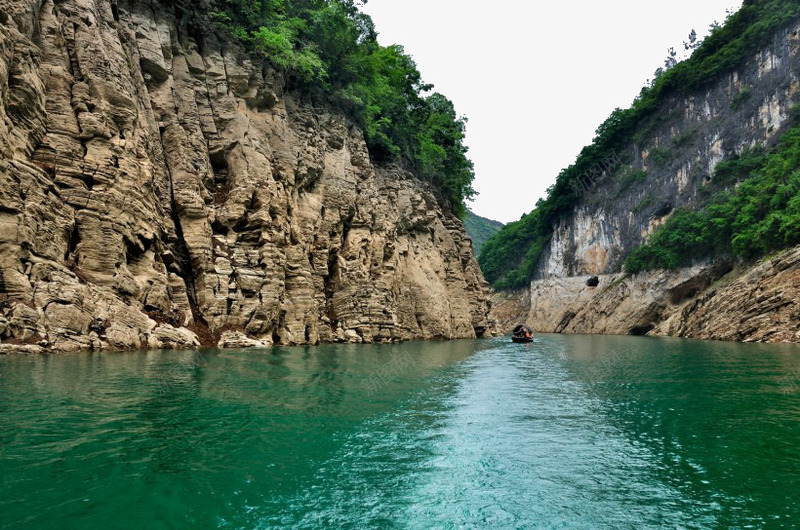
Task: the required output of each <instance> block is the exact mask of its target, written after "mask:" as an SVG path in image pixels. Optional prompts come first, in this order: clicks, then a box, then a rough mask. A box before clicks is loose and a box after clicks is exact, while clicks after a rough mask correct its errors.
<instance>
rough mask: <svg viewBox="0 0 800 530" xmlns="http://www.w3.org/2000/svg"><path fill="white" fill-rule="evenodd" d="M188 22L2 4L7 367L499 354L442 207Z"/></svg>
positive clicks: (133, 10)
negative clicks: (89, 352) (401, 351)
mask: <svg viewBox="0 0 800 530" xmlns="http://www.w3.org/2000/svg"><path fill="white" fill-rule="evenodd" d="M177 9H178V8H177V7H176V6H175V5H174V4H173V3H172V2H169V1H166V0H165V1H152V2H144V1H137V0H119V1H118V2H113V3H109V2H105V1H100V0H64V1H59V2H57V3H56V2H53V0H45V1H44V2H38V1H34V0H27V1H26V0H0V12H3V13H6V14H7V15H8V16H7V17H6V18H5V21H4V22H0V85H2V86H3V87H4V89H3V91H2V93H1V94H0V96H1V97H0V115H1V117H2V120H0V138H2V139H3V142H2V143H0V293H2V296H3V299H2V307H1V308H0V315H2V316H0V340H2V347H0V350H9V349H11V348H12V347H14V348H17V349H19V348H23V347H24V349H26V350H31V349H37V348H43V349H54V350H77V349H129V348H153V347H155V348H162V347H193V346H198V345H200V344H201V343H203V344H209V345H210V344H214V345H215V344H217V343H219V344H222V345H236V346H241V345H266V344H273V343H281V344H314V343H318V342H329V341H351V342H359V341H364V342H374V341H396V340H406V339H413V338H460V337H474V336H476V335H482V334H484V333H491V330H492V323H491V322H490V320H489V317H488V312H489V305H490V302H489V298H488V292H489V291H488V286H487V285H486V283H485V282H484V281H483V277H482V275H481V273H480V270H479V269H478V266H477V264H476V263H475V260H474V259H473V258H472V249H471V242H470V241H469V239H468V238H467V236H466V234H465V233H464V231H463V227H462V226H461V223H460V222H459V221H458V220H457V219H455V218H454V217H453V216H452V215H451V214H449V213H447V212H446V211H443V210H442V209H441V208H439V207H438V206H437V204H436V200H435V198H434V195H433V193H432V192H431V190H429V189H428V188H427V187H426V186H425V185H424V184H423V183H421V182H420V181H418V180H416V179H414V178H413V176H412V175H410V174H408V173H407V172H406V171H404V170H402V169H400V168H392V167H389V168H382V167H376V166H374V165H373V164H372V163H371V162H370V158H369V154H368V152H367V148H366V144H365V142H364V139H363V135H362V133H361V132H360V131H359V130H358V129H357V128H355V127H353V126H352V125H351V124H350V123H349V122H348V120H347V118H346V117H345V116H344V115H342V114H341V113H339V112H337V110H336V109H333V108H320V107H319V105H317V106H314V105H311V104H309V103H307V102H305V101H303V100H302V99H301V98H299V97H298V96H297V95H296V94H293V93H291V92H287V91H285V90H284V82H283V79H282V77H281V76H280V74H279V73H277V72H275V71H273V70H271V69H270V68H269V67H268V66H266V65H265V64H263V63H262V62H260V61H259V60H255V59H253V58H252V57H250V56H248V55H247V54H246V53H245V52H244V51H243V50H242V49H240V48H238V47H236V46H233V45H226V46H222V45H221V44H220V40H219V39H218V38H217V36H216V35H215V33H214V31H213V30H212V29H211V28H207V27H202V28H201V27H199V26H197V24H199V22H197V20H189V18H191V17H186V16H183V14H182V13H179V12H177V11H176V10H177ZM34 28H38V29H37V30H36V31H34ZM199 35H202V41H201V40H200V39H201V38H200V37H199ZM100 323H102V324H100Z"/></svg>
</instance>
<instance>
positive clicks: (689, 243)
mask: <svg viewBox="0 0 800 530" xmlns="http://www.w3.org/2000/svg"><path fill="white" fill-rule="evenodd" d="M720 172H722V175H723V177H720ZM715 175H716V176H715V178H717V179H719V178H725V179H727V180H729V181H730V180H740V179H744V180H742V181H741V183H740V184H739V185H738V186H737V187H736V188H734V189H733V190H732V191H729V192H726V193H724V194H722V195H721V196H719V197H718V198H717V199H716V200H714V201H712V203H711V204H710V205H709V206H708V207H707V208H706V209H705V210H702V211H698V212H690V211H686V210H678V211H676V212H675V214H673V216H672V217H670V219H669V220H668V221H667V223H666V224H665V225H664V226H663V227H661V228H660V229H658V230H657V231H656V232H655V233H654V234H653V235H652V236H651V237H650V238H649V239H648V241H647V243H646V244H644V245H642V246H641V247H639V248H637V249H635V250H634V251H632V252H631V253H630V254H629V255H628V257H627V258H626V260H625V270H626V271H627V272H631V273H635V272H639V271H642V270H648V269H673V268H676V267H680V266H682V265H688V264H690V263H691V262H692V261H693V260H697V259H701V258H707V257H711V256H719V255H729V256H732V257H736V258H742V259H748V260H750V259H756V258H759V257H761V256H764V255H765V254H767V253H769V252H772V251H775V250H780V249H783V248H786V247H788V246H792V245H796V244H798V243H800V126H796V127H794V128H792V129H790V130H788V131H787V132H786V133H784V135H783V136H782V137H781V140H780V142H779V144H778V146H777V147H776V148H775V150H773V151H772V152H769V153H763V151H762V150H760V149H754V150H751V151H748V152H746V153H743V154H742V155H741V156H740V157H739V158H738V159H735V160H728V161H725V162H722V163H720V164H719V166H718V167H717V172H716V174H715Z"/></svg>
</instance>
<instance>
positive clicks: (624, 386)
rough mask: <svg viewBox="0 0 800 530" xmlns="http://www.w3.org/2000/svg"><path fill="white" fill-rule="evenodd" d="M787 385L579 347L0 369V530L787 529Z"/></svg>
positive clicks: (189, 357) (241, 356) (791, 361)
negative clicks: (194, 528)
mask: <svg viewBox="0 0 800 530" xmlns="http://www.w3.org/2000/svg"><path fill="white" fill-rule="evenodd" d="M798 370H800V350H798V348H797V347H794V346H763V345H741V344H721V343H708V342H695V341H681V340H672V339H652V338H632V337H595V336H573V337H570V336H543V337H537V340H536V342H535V343H534V344H530V345H514V344H511V343H510V342H508V341H507V339H505V338H500V339H492V340H484V341H455V342H441V343H408V344H402V345H382V346H377V345H358V346H355V345H337V346H322V347H318V348H274V349H269V350H261V351H235V350H228V351H222V350H207V351H202V352H141V353H138V352H136V353H126V354H70V355H61V356H32V357H2V358H0V469H2V474H1V475H0V476H1V477H2V478H1V479H0V480H2V482H1V483H0V484H1V486H0V528H53V527H61V528H86V527H115V528H127V527H130V528H142V527H147V528H151V527H152V528H175V527H185V526H199V527H210V528H213V527H222V528H228V527H231V528H273V527H291V528H319V527H337V528H339V527H341V528H366V527H383V528H389V527H397V528H431V527H440V528H460V527H499V528H503V527H507V528H520V527H558V526H567V527H579V528H664V527H687V528H696V527H704V528H705V527H708V528H713V527H747V526H751V527H764V526H770V527H787V528H788V527H791V526H792V525H793V524H794V522H795V521H798V520H800V507H798V506H797V505H796V503H795V499H797V498H798V497H799V496H800V451H798V449H797V447H798V446H797V440H798V439H800V421H798V420H800V382H799V381H800V379H799V378H798V377H796V374H800V371H798Z"/></svg>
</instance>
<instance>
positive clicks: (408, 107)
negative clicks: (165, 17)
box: [212, 0, 475, 216]
mask: <svg viewBox="0 0 800 530" xmlns="http://www.w3.org/2000/svg"><path fill="white" fill-rule="evenodd" d="M212 1H213V2H215V5H217V11H215V12H214V13H213V14H212V15H213V17H214V18H215V19H216V20H217V22H219V23H220V24H222V25H223V26H224V27H225V28H226V29H227V30H228V32H229V33H230V34H231V35H232V36H234V37H235V38H237V39H239V40H241V41H243V42H245V43H247V44H248V45H249V46H250V47H251V48H252V49H255V50H257V51H258V52H260V53H262V54H264V55H265V56H266V57H267V58H268V60H269V61H271V62H272V64H273V65H274V66H275V67H276V68H278V69H280V70H282V71H283V72H285V73H286V76H287V80H288V82H289V83H290V84H291V86H292V87H293V88H295V89H297V90H299V91H302V92H303V93H304V94H306V95H307V96H309V97H313V98H318V99H325V100H327V101H329V102H332V103H334V104H336V105H337V106H339V107H340V108H343V109H345V110H347V111H348V112H349V113H350V115H351V117H352V118H353V119H354V121H355V122H356V123H357V124H358V125H359V126H360V127H361V128H362V129H363V130H364V132H365V138H366V141H367V145H368V147H369V150H370V154H371V156H372V157H373V159H374V160H375V161H376V162H378V163H401V164H403V165H404V166H405V167H407V168H409V169H411V170H412V171H414V172H415V174H417V175H418V176H420V177H421V178H423V179H424V180H426V181H428V182H430V183H431V184H432V185H433V186H434V188H435V189H436V190H437V192H438V194H439V198H440V200H441V201H442V203H443V204H444V205H445V206H446V207H449V208H451V209H452V210H453V211H454V212H455V213H456V214H458V215H460V216H463V214H464V213H465V211H466V209H465V206H464V201H465V200H466V199H469V198H470V197H472V196H473V195H474V194H475V192H474V190H473V189H472V180H473V177H474V172H473V167H472V163H471V162H470V160H469V159H468V158H467V156H466V151H467V148H466V147H465V146H464V143H463V140H464V127H465V119H464V118H462V117H459V116H458V115H457V114H456V112H455V109H454V108H453V104H452V103H451V102H450V101H449V100H448V99H447V98H446V97H444V96H442V95H441V94H438V93H432V94H429V95H427V96H426V95H425V94H426V93H427V92H429V91H430V90H431V89H432V88H433V87H432V86H431V85H426V84H424V83H423V82H422V78H421V75H420V73H419V71H418V70H417V67H416V65H415V64H414V61H413V60H412V59H411V57H409V56H408V55H406V54H405V53H404V51H403V48H402V47H400V46H396V45H395V46H388V47H384V46H380V45H379V44H378V42H377V40H376V39H377V33H376V31H375V27H374V25H373V23H372V20H371V19H370V18H369V16H367V15H365V14H363V13H361V12H360V11H359V10H358V5H357V4H356V3H355V2H354V0H212Z"/></svg>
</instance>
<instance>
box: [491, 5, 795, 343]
mask: <svg viewBox="0 0 800 530" xmlns="http://www.w3.org/2000/svg"><path fill="white" fill-rule="evenodd" d="M799 73H800V21H797V20H795V21H794V23H792V24H790V25H789V26H788V27H785V28H783V29H782V30H781V31H780V32H778V33H777V34H776V35H775V36H774V38H773V40H772V43H771V45H769V46H767V47H766V48H764V49H762V50H761V51H760V52H759V53H757V54H755V55H754V56H753V57H751V58H750V60H749V61H748V62H747V63H746V64H744V65H743V66H742V67H741V68H739V69H738V70H736V71H733V72H731V73H729V74H727V75H725V76H723V77H721V78H719V79H718V80H717V81H716V83H714V84H713V85H712V86H711V87H709V88H708V89H706V90H703V91H700V92H696V93H693V94H690V95H688V96H687V95H674V96H671V97H669V98H667V100H666V101H664V102H662V103H661V105H660V107H659V108H658V110H657V112H654V113H653V114H652V115H651V116H650V117H649V118H648V119H647V120H646V121H645V122H644V123H642V124H639V125H638V127H637V130H636V134H635V135H634V141H632V142H630V144H629V145H627V147H626V148H625V149H623V150H621V151H620V152H618V153H615V154H614V156H612V157H610V158H609V159H608V160H607V161H606V162H604V163H603V164H602V167H598V168H595V169H596V170H593V171H590V172H588V173H587V174H586V175H583V176H582V177H581V179H580V180H579V181H578V185H580V186H581V188H582V189H581V192H582V198H581V200H580V201H579V204H578V205H577V206H575V207H574V209H573V210H572V212H571V214H570V215H567V216H565V217H564V218H562V219H561V220H560V221H559V222H558V224H557V225H556V226H554V227H553V236H552V238H551V239H550V242H549V246H548V247H547V248H546V249H545V251H544V253H543V255H542V257H541V259H540V260H539V262H538V266H537V268H536V272H535V275H534V279H533V281H532V283H531V287H530V289H529V290H528V291H526V292H525V293H523V294H520V293H517V294H516V295H514V296H511V295H503V296H501V297H500V298H498V299H497V302H498V304H499V305H500V306H501V307H500V312H499V313H498V318H499V319H500V320H504V322H503V324H504V325H505V326H508V325H509V324H510V323H511V322H512V321H513V320H515V319H516V320H527V322H528V324H530V325H532V326H533V327H534V329H536V330H539V331H551V332H553V331H555V332H574V333H617V334H646V333H650V334H669V335H680V336H686V337H698V338H709V339H728V340H759V341H800V335H798V333H799V332H800V327H799V326H800V304H799V303H798V302H799V301H798V297H797V296H796V295H797V292H796V285H797V280H798V276H797V274H798V268H799V267H800V263H799V262H798V259H797V256H798V253H799V252H800V250H798V249H795V250H794V251H792V252H789V253H788V255H786V256H779V257H777V258H773V259H767V260H765V261H763V262H762V263H760V264H759V265H757V266H756V267H755V268H750V267H749V266H746V265H744V264H737V263H736V262H730V261H728V260H722V261H720V260H713V259H712V260H709V261H708V262H704V263H697V264H696V266H694V267H690V268H686V269H682V270H678V271H669V272H667V271H662V272H649V273H640V274H637V275H625V274H623V273H622V272H621V271H622V263H623V261H624V259H625V257H626V256H627V255H628V253H629V252H630V251H631V250H633V249H635V248H637V247H638V246H640V245H642V243H644V241H645V240H646V239H647V237H648V236H649V235H651V234H652V233H653V232H654V231H655V230H656V229H657V228H658V227H660V226H661V225H663V224H664V223H665V222H666V220H667V219H668V218H669V217H670V216H671V215H672V214H673V213H674V212H675V211H676V209H678V208H687V209H695V208H698V207H701V206H702V205H703V204H704V202H706V201H707V199H708V196H709V194H710V193H712V192H713V193H717V192H719V191H720V189H722V188H721V186H723V188H724V185H723V184H719V183H716V182H715V181H714V178H715V177H714V175H715V171H714V170H715V168H716V166H717V165H718V164H719V163H720V162H721V161H723V160H726V159H733V158H736V157H738V156H739V155H740V154H742V153H743V152H745V151H746V150H747V149H749V148H753V147H754V146H759V145H761V146H769V145H771V144H772V143H774V142H775V140H776V139H777V138H778V137H779V136H780V134H781V132H782V131H783V130H784V129H785V128H786V127H787V126H788V125H789V124H791V123H796V120H797V108H798V106H797V103H798V101H800V78H798V74H799ZM726 261H728V262H726Z"/></svg>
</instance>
